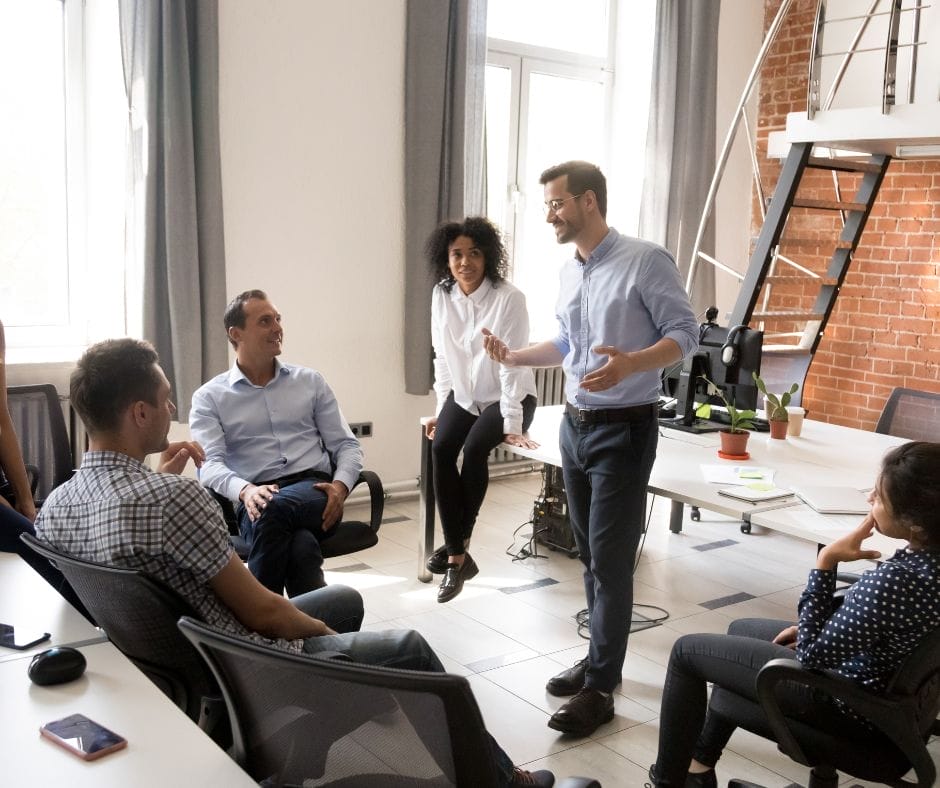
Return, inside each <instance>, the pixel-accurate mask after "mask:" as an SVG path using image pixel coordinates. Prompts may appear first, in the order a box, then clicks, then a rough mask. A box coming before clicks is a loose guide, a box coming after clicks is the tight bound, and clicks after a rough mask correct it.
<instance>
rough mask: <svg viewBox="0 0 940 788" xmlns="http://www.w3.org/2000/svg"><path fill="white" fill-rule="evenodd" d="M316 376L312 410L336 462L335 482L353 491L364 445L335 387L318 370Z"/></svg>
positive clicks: (360, 468) (359, 469) (333, 460)
mask: <svg viewBox="0 0 940 788" xmlns="http://www.w3.org/2000/svg"><path fill="white" fill-rule="evenodd" d="M317 377H319V381H318V386H317V395H316V399H315V401H314V411H313V418H314V421H315V422H316V426H317V431H318V432H319V433H320V437H321V438H322V439H323V445H324V446H325V447H326V450H327V452H329V455H330V458H331V459H332V462H333V465H334V470H333V481H337V482H342V483H343V484H345V485H346V489H347V490H352V488H353V487H354V486H355V484H356V480H357V479H358V478H359V473H360V471H362V447H361V446H360V445H359V441H358V440H356V436H355V435H353V434H352V430H350V429H349V425H348V424H347V423H346V419H344V418H343V414H342V412H341V411H340V409H339V403H338V402H337V401H336V396H335V395H334V394H333V390H332V389H331V388H330V386H329V384H328V383H327V382H326V381H325V380H324V379H323V377H322V376H321V375H319V373H318V374H317Z"/></svg>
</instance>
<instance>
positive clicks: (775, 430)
mask: <svg viewBox="0 0 940 788" xmlns="http://www.w3.org/2000/svg"><path fill="white" fill-rule="evenodd" d="M770 437H771V438H778V439H780V440H785V439H786V437H787V422H786V421H777V420H776V419H771V420H770Z"/></svg>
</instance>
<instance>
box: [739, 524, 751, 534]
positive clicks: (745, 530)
mask: <svg viewBox="0 0 940 788" xmlns="http://www.w3.org/2000/svg"><path fill="white" fill-rule="evenodd" d="M750 532H751V524H750V523H741V533H742V534H749V533H750Z"/></svg>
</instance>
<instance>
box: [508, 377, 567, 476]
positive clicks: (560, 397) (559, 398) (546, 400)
mask: <svg viewBox="0 0 940 788" xmlns="http://www.w3.org/2000/svg"><path fill="white" fill-rule="evenodd" d="M535 391H536V394H537V396H538V400H539V405H564V404H565V373H564V372H563V371H562V369H561V367H544V368H539V369H536V370H535ZM522 459H524V458H522V457H520V456H519V455H517V454H513V453H512V452H511V451H507V450H506V449H500V448H496V449H493V451H492V452H490V465H491V466H494V465H495V466H498V465H503V464H505V463H508V462H517V461H519V460H522ZM527 462H531V461H530V460H527Z"/></svg>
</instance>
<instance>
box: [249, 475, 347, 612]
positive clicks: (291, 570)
mask: <svg viewBox="0 0 940 788" xmlns="http://www.w3.org/2000/svg"><path fill="white" fill-rule="evenodd" d="M316 483H317V482H316V480H310V479H305V480H303V481H299V482H295V483H294V484H289V485H286V486H284V487H281V488H280V491H279V492H277V493H275V494H274V497H273V498H272V499H271V500H270V501H269V502H268V505H267V507H266V508H265V509H264V511H263V513H262V514H261V516H260V517H259V518H258V519H257V520H255V521H254V522H252V521H251V519H250V518H249V517H248V510H247V509H246V508H245V506H244V504H241V503H239V504H238V507H237V509H236V512H235V513H236V516H237V517H238V527H239V530H240V531H241V535H242V538H244V540H245V541H246V542H247V543H248V546H249V547H250V552H249V553H248V569H249V570H251V573H252V574H253V575H254V576H255V577H256V578H258V582H260V583H261V585H263V586H264V587H265V588H269V589H270V590H271V591H273V592H274V593H275V594H280V593H283V591H284V589H285V588H286V589H287V595H288V596H290V597H294V596H298V595H300V594H303V593H306V592H307V591H313V590H314V589H317V588H322V587H323V586H325V585H326V581H325V580H324V578H323V553H322V552H321V551H320V542H321V541H323V540H324V539H327V538H329V537H330V536H331V535H332V532H331V531H327V532H324V531H323V509H324V508H325V507H326V493H324V492H322V491H320V490H318V489H316V488H315V487H314V486H313V485H314V484H316ZM334 528H335V526H334Z"/></svg>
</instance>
